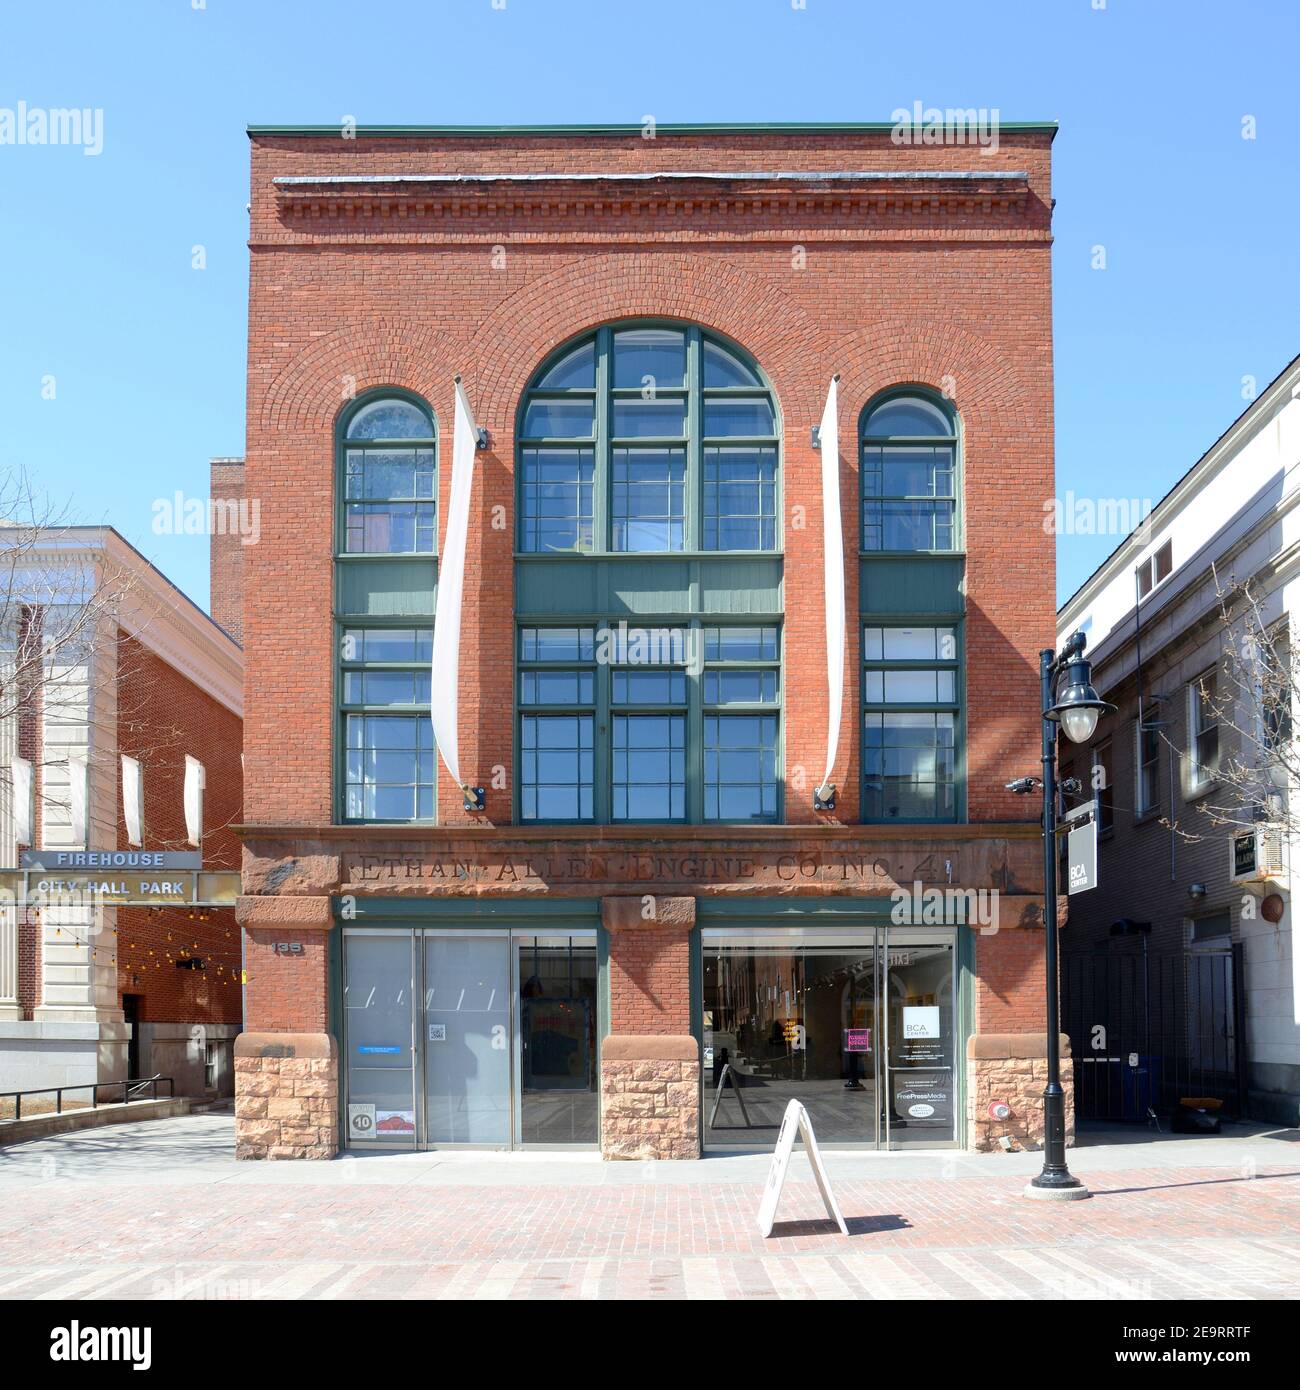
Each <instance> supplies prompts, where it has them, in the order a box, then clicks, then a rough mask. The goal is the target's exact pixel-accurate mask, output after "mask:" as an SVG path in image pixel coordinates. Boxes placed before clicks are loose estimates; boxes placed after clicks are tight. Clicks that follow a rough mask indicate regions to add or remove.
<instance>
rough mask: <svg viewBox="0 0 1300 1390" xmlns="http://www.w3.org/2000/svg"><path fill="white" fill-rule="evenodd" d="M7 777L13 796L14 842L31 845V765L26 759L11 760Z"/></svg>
mask: <svg viewBox="0 0 1300 1390" xmlns="http://www.w3.org/2000/svg"><path fill="white" fill-rule="evenodd" d="M9 776H10V779H11V782H12V785H13V794H14V842H15V843H16V844H20V845H30V844H31V843H32V765H31V763H29V762H28V761H27V759H26V758H13V759H11V760H10V763H9Z"/></svg>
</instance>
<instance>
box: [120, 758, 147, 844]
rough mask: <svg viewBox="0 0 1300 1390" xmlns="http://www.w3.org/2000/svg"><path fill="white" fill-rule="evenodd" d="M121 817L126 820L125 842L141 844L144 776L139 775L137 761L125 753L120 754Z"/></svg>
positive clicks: (142, 842) (142, 841)
mask: <svg viewBox="0 0 1300 1390" xmlns="http://www.w3.org/2000/svg"><path fill="white" fill-rule="evenodd" d="M122 818H123V820H125V821H126V842H127V844H129V845H135V846H137V847H138V846H141V845H143V844H144V839H143V837H142V835H141V830H142V828H143V826H144V778H143V777H142V776H141V775H140V764H139V762H138V761H137V760H136V759H135V758H128V757H127V756H126V754H125V753H123V754H122Z"/></svg>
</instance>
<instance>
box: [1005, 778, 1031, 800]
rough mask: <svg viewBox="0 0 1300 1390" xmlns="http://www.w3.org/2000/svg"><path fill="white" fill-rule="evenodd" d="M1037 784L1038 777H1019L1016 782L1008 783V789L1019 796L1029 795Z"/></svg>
mask: <svg viewBox="0 0 1300 1390" xmlns="http://www.w3.org/2000/svg"><path fill="white" fill-rule="evenodd" d="M1037 786H1038V778H1037V777H1017V778H1016V780H1015V781H1014V782H1008V783H1007V790H1008V791H1009V792H1015V794H1016V795H1017V796H1028V795H1029V793H1030V792H1031V791H1033V790H1034V788H1035V787H1037Z"/></svg>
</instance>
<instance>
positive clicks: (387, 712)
mask: <svg viewBox="0 0 1300 1390" xmlns="http://www.w3.org/2000/svg"><path fill="white" fill-rule="evenodd" d="M432 646H433V628H432V627H431V626H429V625H427V624H421V623H413V622H410V621H406V622H401V623H397V622H386V623H382V624H380V623H373V622H347V623H345V624H342V625H341V626H340V629H339V747H340V749H341V758H340V764H341V766H340V782H339V785H340V789H341V798H342V812H343V820H344V822H345V823H347V824H366V823H380V824H417V823H431V822H432V821H434V819H435V818H436V810H437V806H436V801H437V796H436V793H437V781H438V769H437V750H436V748H435V746H434V740H433V725H432V722H431V721H430V718H429V682H430V674H431V667H430V659H431V655H432Z"/></svg>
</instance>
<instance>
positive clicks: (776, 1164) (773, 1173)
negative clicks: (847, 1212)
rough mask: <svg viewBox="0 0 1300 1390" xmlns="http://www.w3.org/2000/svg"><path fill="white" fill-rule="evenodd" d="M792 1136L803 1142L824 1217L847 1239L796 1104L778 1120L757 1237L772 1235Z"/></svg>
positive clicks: (814, 1142)
mask: <svg viewBox="0 0 1300 1390" xmlns="http://www.w3.org/2000/svg"><path fill="white" fill-rule="evenodd" d="M796 1132H797V1133H798V1134H799V1135H801V1136H802V1138H803V1146H804V1149H805V1151H806V1152H807V1154H808V1162H809V1163H811V1164H812V1170H813V1177H814V1178H816V1179H817V1190H818V1191H819V1192H820V1193H821V1194H822V1202H823V1203H824V1204H825V1207H826V1215H827V1216H829V1217H830V1218H831V1219H832V1220H833V1221H834V1222H835V1224H836V1225H837V1226H838V1227H839V1228H840V1233H841V1235H848V1233H849V1228H848V1227H847V1226H846V1225H845V1224H844V1217H843V1216H842V1215H841V1214H840V1208H839V1203H838V1202H836V1200H835V1194H834V1193H833V1192H832V1191H831V1180H830V1178H829V1177H827V1175H826V1169H825V1167H824V1166H823V1165H822V1156H821V1153H820V1152H819V1151H818V1148H817V1139H816V1136H815V1135H814V1134H813V1127H812V1121H811V1120H810V1119H809V1118H808V1112H807V1111H806V1110H805V1109H804V1108H803V1106H802V1105H800V1104H799V1102H798V1101H797V1100H792V1101H791V1102H790V1104H789V1105H787V1106H786V1107H785V1115H784V1116H783V1117H782V1119H781V1132H780V1134H778V1135H777V1139H776V1152H775V1153H774V1154H773V1155H772V1166H771V1168H769V1169H768V1173H767V1186H766V1187H765V1188H764V1189H763V1201H762V1204H761V1205H760V1207H759V1209H758V1230H759V1234H760V1235H762V1236H763V1237H764V1238H766V1237H767V1236H770V1235H771V1234H772V1226H773V1225H774V1224H775V1222H776V1208H777V1205H778V1203H779V1202H780V1200H781V1188H782V1187H783V1186H784V1185H785V1175H786V1172H787V1171H788V1169H789V1167H790V1155H791V1154H792V1153H794V1136H795V1134H796Z"/></svg>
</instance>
